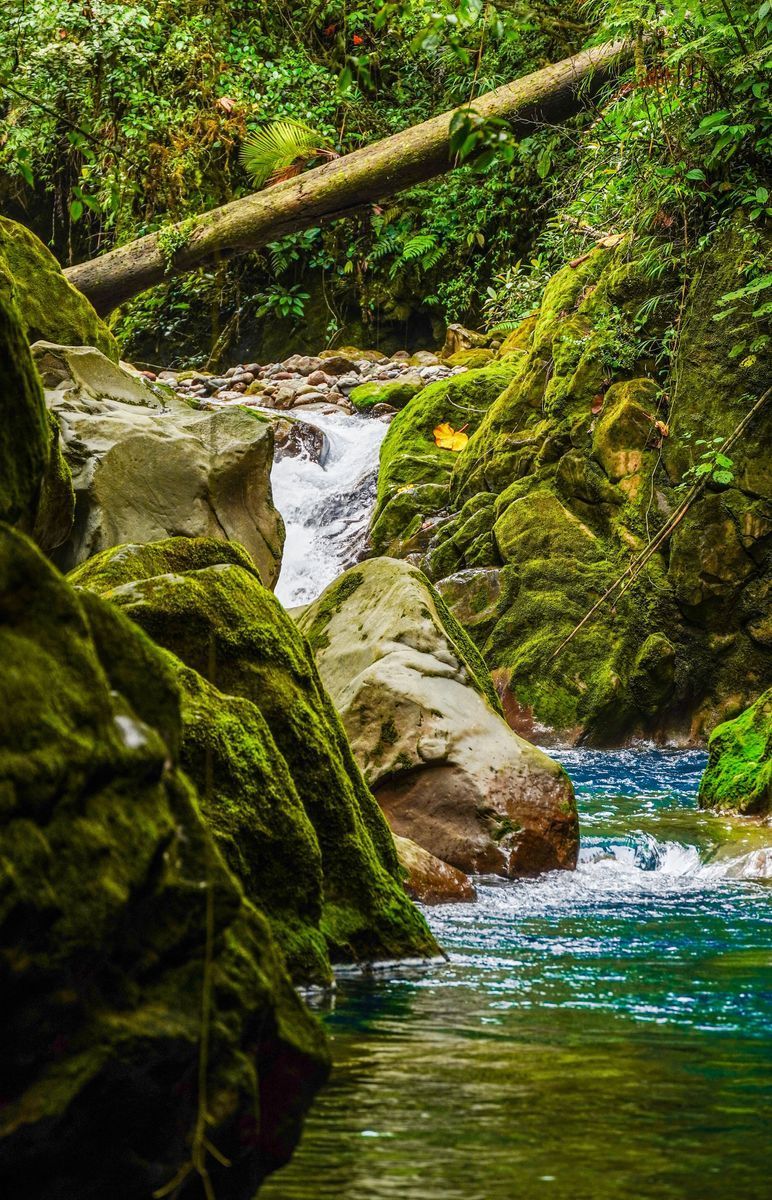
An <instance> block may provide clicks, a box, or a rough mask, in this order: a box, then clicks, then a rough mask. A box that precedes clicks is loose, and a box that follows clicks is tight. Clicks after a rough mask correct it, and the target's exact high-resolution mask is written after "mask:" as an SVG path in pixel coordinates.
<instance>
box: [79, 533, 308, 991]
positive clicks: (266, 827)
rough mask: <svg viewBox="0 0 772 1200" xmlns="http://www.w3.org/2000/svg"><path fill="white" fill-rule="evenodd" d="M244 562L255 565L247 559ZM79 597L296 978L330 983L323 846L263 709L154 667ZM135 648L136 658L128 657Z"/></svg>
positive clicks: (162, 664) (160, 655)
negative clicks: (323, 920)
mask: <svg viewBox="0 0 772 1200" xmlns="http://www.w3.org/2000/svg"><path fill="white" fill-rule="evenodd" d="M180 540H182V539H180ZM205 545H206V544H205ZM209 545H210V546H211V543H210V544H209ZM133 549H134V551H135V552H136V551H137V550H138V549H139V548H138V547H135V548H133ZM180 549H181V548H179V549H177V550H176V553H175V548H173V549H172V552H171V553H170V555H169V558H170V559H171V560H172V562H173V561H175V559H176V562H177V565H182V557H183V556H182V554H181V553H180ZM197 549H198V551H199V553H197V554H196V553H194V554H193V555H191V558H192V559H193V560H194V561H199V562H201V560H202V558H203V557H204V555H203V554H202V553H201V550H202V549H203V547H201V546H200V545H199V546H198V547H197ZM234 549H235V548H234ZM241 555H242V556H243V557H244V558H245V557H246V556H245V555H243V551H242V552H241ZM108 557H109V555H104V556H102V558H103V559H104V558H108ZM234 557H235V556H234ZM130 558H131V551H129V554H127V555H126V556H125V558H124V560H123V566H122V571H121V564H120V563H119V564H118V566H119V573H124V574H125V569H126V561H127V559H130ZM96 569H97V570H99V565H98V564H97V567H96ZM104 569H105V570H109V564H107V563H105V564H104ZM247 569H249V568H248V566H247ZM80 596H81V603H82V604H83V606H84V607H85V608H86V611H87V613H88V616H89V621H90V625H91V629H92V632H93V636H94V639H95V641H96V643H97V648H98V650H99V651H100V652H102V650H103V648H104V652H105V653H109V654H110V655H111V670H112V674H113V677H114V678H118V680H119V684H120V689H121V691H122V692H123V694H124V695H126V696H127V698H128V699H129V700H130V701H131V702H132V703H137V700H136V697H137V696H142V703H143V704H144V705H145V707H147V706H148V705H149V704H152V705H153V709H152V712H153V725H154V727H156V728H158V729H160V730H161V731H162V733H163V736H164V738H165V740H166V742H167V744H168V745H170V746H171V747H172V748H173V749H174V752H175V755H176V756H177V757H178V759H179V762H180V764H181V766H182V768H183V769H184V771H185V772H186V774H187V776H188V778H189V779H191V780H192V781H193V782H194V783H195V784H196V786H197V788H198V793H199V800H200V805H201V811H202V815H203V817H204V819H205V820H206V822H207V825H208V827H209V829H210V831H211V832H212V833H213V835H214V838H215V842H216V844H217V846H218V849H219V850H220V852H221V854H222V857H223V859H224V860H225V862H226V863H227V865H228V866H229V868H230V869H231V871H232V872H233V874H234V875H235V876H236V878H237V879H238V880H239V882H240V883H241V885H242V887H243V889H244V892H245V894H246V896H247V897H248V899H249V900H250V901H252V902H253V903H254V904H256V905H257V906H258V907H259V908H260V910H261V911H262V912H263V913H264V914H265V916H266V917H267V918H268V921H269V924H270V926H271V931H272V933H273V935H274V938H275V939H276V942H277V943H278V945H279V946H280V947H281V949H282V951H283V953H284V957H285V960H286V963H287V967H288V969H289V972H290V975H291V977H292V979H293V980H295V981H296V982H298V983H303V984H320V985H327V984H329V983H330V982H331V968H330V961H329V957H328V954H327V947H326V944H325V941H324V938H323V936H322V934H321V932H320V930H319V922H320V916H321V909H322V870H321V856H320V853H319V845H318V842H317V838H316V834H315V832H314V829H313V827H312V825H311V823H310V821H309V820H308V816H307V815H306V811H305V809H304V807H303V804H302V802H301V800H300V798H299V796H298V794H297V791H296V789H295V785H294V783H293V781H292V776H291V774H290V772H289V769H288V767H287V764H286V762H285V761H284V759H283V757H282V755H281V753H280V752H279V750H278V748H277V747H276V744H275V742H274V740H273V737H272V735H271V731H270V729H269V728H268V726H267V724H266V722H265V719H264V717H263V716H262V714H261V712H260V710H259V709H258V708H257V706H256V705H254V704H252V703H251V702H250V701H249V700H244V699H242V698H241V697H237V696H229V695H227V694H223V693H222V692H220V691H218V690H217V688H215V687H213V686H212V685H211V684H210V683H208V682H207V681H206V680H205V679H204V678H203V677H202V676H201V675H198V674H197V673H196V672H195V671H191V670H190V669H189V668H187V667H185V666H183V665H182V663H181V662H180V660H179V659H178V658H176V657H175V656H174V655H173V654H169V653H168V652H167V651H164V650H161V649H160V648H159V647H156V646H153V647H152V656H150V657H149V658H148V656H147V655H142V656H139V657H138V655H137V648H138V646H139V647H140V648H141V647H142V644H143V643H144V642H147V644H148V645H149V644H150V643H149V640H148V639H146V638H139V637H138V636H134V633H135V631H136V626H134V625H133V624H132V623H131V622H130V621H129V619H128V617H126V616H125V615H124V614H123V613H122V612H121V610H120V609H119V608H118V607H117V606H116V605H113V604H106V603H105V602H104V601H103V600H101V598H99V597H97V596H96V595H95V593H93V592H89V591H85V590H83V589H82V590H81V592H80ZM127 629H128V635H127ZM126 645H128V646H129V647H130V651H129V652H124V649H123V648H124V646H126ZM159 668H160V669H159ZM155 693H157V695H156V694H155ZM169 696H173V697H174V699H175V707H174V712H173V717H174V722H172V720H171V719H170V713H169V711H168V705H167V704H166V703H165V701H166V699H167V698H168V697H169Z"/></svg>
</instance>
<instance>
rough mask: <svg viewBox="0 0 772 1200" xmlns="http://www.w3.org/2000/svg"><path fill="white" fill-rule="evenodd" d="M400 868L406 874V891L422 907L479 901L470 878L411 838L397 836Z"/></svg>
mask: <svg viewBox="0 0 772 1200" xmlns="http://www.w3.org/2000/svg"><path fill="white" fill-rule="evenodd" d="M394 845H395V846H396V848H397V856H398V858H399V865H400V866H401V867H402V870H403V871H404V872H405V891H406V892H407V894H408V896H412V898H413V899H414V900H417V901H418V902H419V903H420V904H453V903H459V902H461V903H466V904H468V903H469V902H470V901H472V900H476V899H477V892H476V890H475V886H474V884H473V883H472V881H471V879H470V878H469V876H468V875H465V874H464V872H463V871H457V870H456V868H455V867H451V865H450V863H446V862H442V861H441V860H440V859H439V858H435V857H434V855H433V854H430V853H429V851H428V850H424V849H423V848H422V847H421V846H419V845H417V844H416V843H415V842H413V841H411V840H410V838H403V837H395V838H394Z"/></svg>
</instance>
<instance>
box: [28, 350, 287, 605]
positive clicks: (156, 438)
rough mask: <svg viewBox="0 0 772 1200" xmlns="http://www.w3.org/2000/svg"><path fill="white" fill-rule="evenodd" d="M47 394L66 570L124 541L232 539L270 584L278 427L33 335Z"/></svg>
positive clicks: (277, 531) (60, 556)
mask: <svg viewBox="0 0 772 1200" xmlns="http://www.w3.org/2000/svg"><path fill="white" fill-rule="evenodd" d="M33 354H34V357H35V361H36V364H37V367H38V370H39V372H40V375H41V378H42V380H43V383H44V385H45V396H46V402H47V404H48V406H49V409H50V411H51V412H52V413H53V414H54V416H55V417H56V419H57V421H58V423H59V425H60V426H61V430H62V442H63V449H64V454H65V456H66V458H67V461H68V462H69V464H70V466H71V469H72V475H73V481H74V486H75V498H76V520H75V525H74V528H73V530H72V533H71V535H70V536H69V538H68V539H67V541H66V542H65V543H64V544H63V545H62V546H61V548H60V549H59V550H57V552H56V555H55V562H56V563H57V565H58V566H60V567H61V568H62V569H63V570H70V569H72V568H73V567H75V566H76V565H77V564H78V563H80V562H83V561H84V559H86V558H88V557H89V556H91V555H92V554H96V553H98V552H99V551H100V550H104V549H105V548H106V547H108V546H116V545H121V544H122V543H124V542H153V541H156V540H158V539H162V538H165V537H168V536H169V535H171V534H184V535H186V536H188V537H202V536H210V537H219V538H222V539H223V540H227V539H232V540H234V541H237V542H239V543H240V544H241V545H242V546H244V547H246V549H247V551H248V552H249V554H250V556H251V557H252V560H253V561H254V563H255V564H256V565H257V567H258V569H259V571H260V576H261V578H262V580H263V582H264V583H265V584H266V586H267V587H272V586H273V585H274V583H275V582H276V580H277V578H278V575H279V570H280V567H281V553H282V547H283V544H284V522H283V521H282V518H281V515H280V514H279V512H278V511H277V509H276V507H275V505H274V503H273V495H272V492H271V468H272V466H273V447H274V441H273V428H272V425H271V423H270V422H269V421H262V420H256V419H255V415H254V414H253V413H250V412H249V411H248V410H246V409H242V408H236V409H233V408H231V409H219V410H217V411H215V412H209V411H200V410H196V409H192V408H190V407H189V405H187V404H185V403H184V402H183V401H182V400H180V399H178V398H177V397H176V396H175V395H174V394H173V393H171V392H169V391H168V389H163V388H159V387H157V386H151V385H150V384H149V383H148V382H147V381H146V380H144V379H142V378H141V377H140V376H138V375H134V374H132V373H130V372H129V371H126V370H124V369H123V368H122V367H120V366H117V365H116V364H115V363H113V362H111V361H110V360H109V359H108V358H106V357H105V355H104V354H101V353H100V352H99V351H98V350H95V349H93V348H92V347H87V346H80V347H75V348H72V347H66V346H54V345H51V344H49V343H48V342H38V343H36V344H35V346H34V347H33Z"/></svg>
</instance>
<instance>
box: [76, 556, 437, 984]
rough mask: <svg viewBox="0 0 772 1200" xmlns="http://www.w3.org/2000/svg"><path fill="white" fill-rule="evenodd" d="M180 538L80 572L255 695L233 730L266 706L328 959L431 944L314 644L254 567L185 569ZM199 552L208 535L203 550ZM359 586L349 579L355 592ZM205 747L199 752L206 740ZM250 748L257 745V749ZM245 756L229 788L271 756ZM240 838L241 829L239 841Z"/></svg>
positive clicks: (151, 630) (182, 652) (176, 649)
mask: <svg viewBox="0 0 772 1200" xmlns="http://www.w3.org/2000/svg"><path fill="white" fill-rule="evenodd" d="M184 542H185V539H170V540H169V541H168V542H166V543H155V544H153V545H152V546H150V547H147V548H146V547H119V548H117V549H116V550H114V551H108V552H106V555H100V556H98V558H97V559H93V560H91V563H89V564H86V565H85V567H84V568H79V569H78V571H77V572H75V573H74V576H73V577H74V578H75V579H77V581H78V582H79V583H80V585H81V586H88V587H90V588H92V589H94V590H97V591H101V592H103V594H104V595H105V596H106V597H107V598H108V599H110V600H111V601H112V602H114V603H116V604H118V605H120V607H121V608H122V609H123V611H124V612H125V613H126V614H127V615H128V616H130V617H131V618H132V620H134V621H136V622H137V623H138V624H139V625H141V627H142V628H143V629H144V630H145V631H146V632H147V633H148V634H149V635H150V636H151V637H152V638H153V639H154V641H156V642H157V643H159V644H160V645H162V646H163V647H165V648H166V649H167V650H169V651H170V652H171V653H172V654H174V655H175V656H176V657H177V658H178V659H179V660H180V661H181V662H182V663H184V664H185V666H186V667H188V668H189V669H190V670H191V671H194V672H196V673H197V674H198V675H200V676H202V677H203V678H204V679H206V680H208V682H209V684H210V685H211V686H213V687H215V688H217V690H218V691H219V692H220V693H224V694H225V695H226V696H227V697H230V698H238V699H239V700H241V701H247V702H249V703H248V705H247V706H246V708H245V706H244V705H241V706H238V705H237V709H238V711H237V712H234V710H233V707H232V706H231V705H230V700H229V701H228V710H227V714H226V713H223V714H222V717H223V720H224V721H226V720H227V723H228V724H229V725H230V726H231V728H233V727H234V722H241V723H242V725H243V724H244V723H245V721H246V715H245V714H246V712H247V711H251V707H250V706H252V707H254V708H255V709H256V710H257V711H258V712H259V714H261V715H262V718H263V719H264V722H265V725H266V726H267V728H268V729H269V730H270V733H271V736H272V738H273V742H274V744H275V747H276V750H277V752H278V754H279V755H280V756H281V758H282V759H283V760H284V763H285V764H286V767H287V770H288V772H289V776H290V777H291V780H292V783H293V784H294V788H295V792H296V794H297V796H299V797H300V800H301V802H302V806H303V808H304V810H305V813H306V816H307V818H308V820H309V821H310V823H311V826H312V827H313V830H314V832H315V836H316V840H317V843H318V847H319V851H320V854H321V865H322V873H323V877H324V887H323V891H324V900H323V906H322V911H321V918H320V928H321V929H322V931H323V932H324V933H325V936H326V937H327V939H328V949H329V954H330V958H331V959H332V960H333V961H348V960H351V959H355V960H356V959H371V958H396V957H401V956H404V955H406V954H407V955H411V956H412V955H416V954H421V953H424V952H433V951H434V949H435V944H434V941H433V939H432V938H431V935H430V934H429V932H428V929H427V928H426V925H425V923H424V921H423V918H422V917H420V915H419V914H418V912H417V911H416V910H415V909H414V908H413V907H412V905H410V902H409V901H408V900H407V898H406V897H405V896H404V894H403V892H402V890H401V886H400V885H399V876H398V867H397V859H396V853H395V851H394V845H393V842H392V839H391V834H390V833H389V830H388V827H387V825H386V822H385V820H384V818H383V816H382V815H381V812H380V809H379V808H378V806H377V804H376V803H375V800H374V799H373V797H372V795H371V793H370V792H369V790H368V789H367V787H366V786H365V784H364V781H363V779H362V777H361V775H360V773H359V770H358V768H357V766H356V764H355V762H354V759H353V756H352V754H351V750H350V748H349V745H348V742H347V740H346V736H345V734H344V732H343V729H342V726H341V724H340V721H339V719H338V716H337V714H336V713H335V710H334V708H333V706H332V704H331V702H330V700H329V698H328V696H327V695H326V693H325V692H324V689H323V688H322V686H321V683H320V680H319V676H318V673H317V670H316V666H315V663H314V660H313V656H312V654H311V651H310V649H309V647H308V644H307V642H306V641H305V639H304V638H303V637H302V636H301V634H300V633H299V631H298V630H297V629H296V627H295V626H294V624H293V622H292V620H291V619H290V618H289V617H288V616H287V614H286V613H285V612H284V610H283V609H282V607H281V605H280V604H279V602H278V601H277V600H276V598H275V597H274V596H273V594H272V593H271V592H269V591H267V590H266V589H265V588H263V587H262V586H261V584H260V582H259V580H258V579H257V577H256V574H255V573H254V571H253V570H249V569H247V568H246V567H245V566H244V565H242V564H241V563H237V562H233V561H231V562H227V563H222V562H220V563H218V564H217V565H210V566H203V567H200V568H192V569H187V570H186V569H185V564H184V555H185V553H186V550H185V546H184ZM221 550H222V547H221V544H220V543H216V544H215V545H214V546H213V548H212V554H214V555H219V556H220V557H221ZM203 552H204V548H203V545H201V546H199V548H198V551H197V553H198V554H202V553H203ZM159 555H160V556H161V557H163V556H164V555H165V556H166V557H167V560H168V566H169V568H170V569H169V570H168V571H167V572H166V573H159V574H155V573H152V572H157V571H158V569H159V565H160V560H159ZM181 556H183V557H182V558H181ZM114 559H115V560H117V563H114V561H113V560H114ZM116 573H117V574H118V576H119V577H121V578H123V577H125V575H126V574H127V573H128V574H129V575H131V576H133V580H132V581H131V582H121V583H119V584H118V585H117V586H116V585H115V583H114V581H115V577H116ZM356 586H358V585H357V584H356V583H352V584H351V585H350V588H351V590H355V588H356ZM188 686H189V685H188V684H186V687H188ZM211 705H214V701H212V702H211ZM211 705H208V707H210V708H211ZM215 707H216V705H215ZM228 714H229V715H228ZM207 723H209V719H208V718H206V717H203V718H202V721H201V723H199V725H198V728H199V733H198V741H197V745H198V746H199V747H200V746H201V745H205V743H206V736H205V732H206V725H207ZM254 724H255V722H254V720H253V721H252V726H253V727H254ZM208 736H210V737H217V738H220V740H221V745H222V750H221V751H219V750H218V754H221V756H222V759H223V761H224V763H225V765H226V766H227V745H228V741H229V736H225V735H222V736H221V735H220V734H219V733H217V730H216V729H215V730H214V731H213V732H212V733H211V734H210V735H208ZM233 736H234V737H236V747H238V746H239V745H243V744H244V738H243V737H242V736H241V735H239V736H236V735H235V734H234V735H233ZM253 740H254V738H253ZM191 752H192V751H191ZM198 753H199V761H200V754H201V750H200V748H199V750H198ZM210 753H213V751H210ZM250 753H252V754H253V755H256V754H257V749H255V748H254V747H253V748H252V751H250ZM266 754H268V751H266ZM269 759H270V755H268V758H266V759H265V762H266V763H267V762H268V761H269ZM245 763H246V765H244V766H243V767H237V766H234V765H231V766H229V767H228V770H229V771H230V772H231V780H228V779H226V783H225V784H223V786H224V787H225V789H226V791H229V792H231V793H233V794H235V793H237V792H238V791H239V789H240V787H241V786H242V785H241V784H240V783H238V782H233V780H235V781H238V780H239V779H245V778H246V776H247V775H249V773H250V772H252V771H254V772H255V773H256V778H257V779H259V778H260V771H261V770H262V771H263V778H266V777H267V773H270V771H269V767H268V766H266V767H265V768H262V767H261V768H260V770H258V767H257V765H256V764H255V763H254V762H251V763H250V760H249V759H248V757H247V759H246V760H245ZM224 777H225V776H224ZM265 803H266V804H268V800H267V799H266V800H265ZM239 840H241V839H240V837H234V838H233V842H234V845H235V843H237V842H238V841H239ZM277 853H278V850H277ZM279 869H281V870H283V871H286V872H287V873H288V874H290V875H291V876H292V878H293V879H294V878H297V877H298V876H297V868H296V865H295V863H293V861H292V856H291V855H290V856H288V860H286V859H283V860H282V863H281V867H280V866H279V864H278V863H277V864H276V870H279ZM312 894H313V893H312ZM342 911H345V913H346V920H345V922H342V921H341V918H340V913H341V912H342ZM331 914H332V915H331ZM343 929H345V930H346V936H345V938H343V935H342V934H341V930H343Z"/></svg>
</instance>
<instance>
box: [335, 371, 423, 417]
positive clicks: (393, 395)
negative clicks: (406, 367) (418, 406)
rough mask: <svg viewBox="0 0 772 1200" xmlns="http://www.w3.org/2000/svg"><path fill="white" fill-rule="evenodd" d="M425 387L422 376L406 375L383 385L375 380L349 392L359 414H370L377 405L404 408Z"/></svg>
mask: <svg viewBox="0 0 772 1200" xmlns="http://www.w3.org/2000/svg"><path fill="white" fill-rule="evenodd" d="M425 386H426V385H425V382H424V380H423V379H422V378H421V376H420V375H416V376H411V375H404V376H403V377H402V378H401V379H389V380H387V381H386V382H383V383H381V382H378V380H375V379H373V380H371V381H370V382H369V383H360V384H359V387H355V388H354V390H353V391H351V392H349V397H348V398H349V400H350V401H351V403H352V404H353V405H354V408H356V409H358V410H359V412H368V411H369V410H370V409H371V408H374V407H375V405H376V404H389V405H390V406H391V407H392V408H404V407H405V405H406V404H407V403H408V401H410V400H412V399H413V397H414V396H417V395H418V393H419V392H421V391H423V389H424V387H425Z"/></svg>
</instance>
